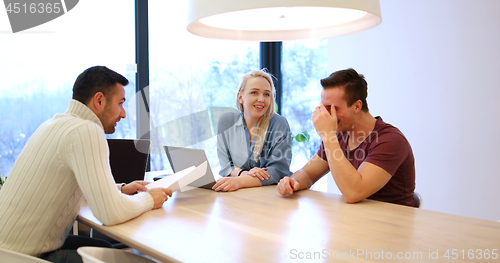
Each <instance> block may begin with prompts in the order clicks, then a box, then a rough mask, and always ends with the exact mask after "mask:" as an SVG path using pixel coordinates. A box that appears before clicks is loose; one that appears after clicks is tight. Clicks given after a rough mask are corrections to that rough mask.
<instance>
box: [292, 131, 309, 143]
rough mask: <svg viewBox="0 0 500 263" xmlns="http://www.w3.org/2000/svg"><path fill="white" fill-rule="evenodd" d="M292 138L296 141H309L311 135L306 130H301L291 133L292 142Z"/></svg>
mask: <svg viewBox="0 0 500 263" xmlns="http://www.w3.org/2000/svg"><path fill="white" fill-rule="evenodd" d="M293 139H295V140H296V141H298V142H309V140H310V139H311V136H310V135H309V133H308V132H307V131H303V132H301V133H299V134H297V135H295V136H293V135H292V142H293Z"/></svg>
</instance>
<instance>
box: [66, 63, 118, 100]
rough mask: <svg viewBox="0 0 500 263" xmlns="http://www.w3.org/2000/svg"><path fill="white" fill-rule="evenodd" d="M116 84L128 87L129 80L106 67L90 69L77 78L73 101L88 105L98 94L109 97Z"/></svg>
mask: <svg viewBox="0 0 500 263" xmlns="http://www.w3.org/2000/svg"><path fill="white" fill-rule="evenodd" d="M116 83H120V84H122V85H123V86H126V85H128V80H127V78H125V77H124V76H122V75H120V74H118V73H116V72H115V71H113V70H111V69H109V68H107V67H104V66H95V67H91V68H88V69H86V70H85V71H84V72H82V73H81V74H80V75H79V76H78V78H76V81H75V84H74V85H73V99H75V100H77V101H79V102H81V103H83V104H87V102H89V100H90V99H91V98H92V97H93V96H94V95H95V94H96V93H97V92H102V93H103V94H104V95H108V94H109V93H110V92H111V90H112V88H113V87H114V86H115V85H116Z"/></svg>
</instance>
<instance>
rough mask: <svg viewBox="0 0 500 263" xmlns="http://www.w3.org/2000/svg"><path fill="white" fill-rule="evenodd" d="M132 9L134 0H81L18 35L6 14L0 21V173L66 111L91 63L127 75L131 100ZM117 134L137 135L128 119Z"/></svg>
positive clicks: (133, 86)
mask: <svg viewBox="0 0 500 263" xmlns="http://www.w3.org/2000/svg"><path fill="white" fill-rule="evenodd" d="M97 7H98V8H97ZM134 8H135V6H134V1H133V0H107V1H99V0H86V1H79V2H78V4H77V5H76V6H75V7H74V8H73V9H71V10H70V11H69V12H68V13H66V14H65V15H63V16H60V17H59V18H56V19H54V20H52V21H50V22H47V23H45V24H43V25H40V26H38V27H35V28H32V29H28V30H26V31H22V32H18V33H14V34H13V33H10V32H12V31H11V29H10V26H9V24H8V19H7V18H6V17H5V19H1V20H0V21H2V22H6V23H7V24H4V23H2V24H1V25H0V26H1V28H0V44H1V46H2V52H0V69H1V70H0V79H2V85H0V175H7V174H8V173H9V172H10V169H11V167H12V165H13V163H14V161H15V160H16V158H17V156H18V155H19V153H20V151H21V149H22V148H23V146H24V144H25V143H26V141H27V140H28V138H29V137H30V136H31V134H32V133H33V132H34V131H35V129H36V128H37V127H38V126H39V125H40V124H41V123H42V122H43V121H45V120H47V119H49V118H51V117H52V116H54V114H56V113H63V112H65V111H66V109H67V106H68V102H69V100H70V99H71V95H72V87H73V83H74V81H75V80H76V77H77V76H78V75H79V74H80V73H81V72H82V71H83V70H85V69H87V68H88V67H91V66H95V65H103V66H107V67H109V68H110V69H112V70H115V71H117V72H119V73H121V74H123V75H124V76H125V77H127V78H128V79H129V81H130V84H129V85H128V86H127V87H126V97H127V100H128V99H129V98H130V97H132V96H133V95H134V91H135V84H134V82H135V74H134V72H127V70H126V68H127V67H126V65H127V64H133V63H134V62H135V40H134V39H135V27H134V17H135V15H134ZM110 10H112V11H110ZM2 18H4V17H2ZM125 107H127V105H125ZM113 137H115V138H120V137H121V138H135V129H131V125H130V123H129V120H128V119H125V120H122V121H121V122H120V123H119V124H118V126H117V131H116V133H115V134H114V135H113Z"/></svg>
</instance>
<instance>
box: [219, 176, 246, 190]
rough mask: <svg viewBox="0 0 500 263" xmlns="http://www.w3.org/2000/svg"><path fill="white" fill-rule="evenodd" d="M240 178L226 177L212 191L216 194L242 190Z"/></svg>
mask: <svg viewBox="0 0 500 263" xmlns="http://www.w3.org/2000/svg"><path fill="white" fill-rule="evenodd" d="M239 181H240V178H238V177H224V178H221V179H219V180H217V182H216V183H215V185H214V186H213V187H212V190H214V191H216V192H232V191H236V190H238V189H240V188H241V184H240V182H239Z"/></svg>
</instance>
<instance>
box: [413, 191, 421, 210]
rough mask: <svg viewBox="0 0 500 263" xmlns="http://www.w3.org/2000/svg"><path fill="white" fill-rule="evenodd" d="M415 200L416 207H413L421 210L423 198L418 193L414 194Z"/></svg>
mask: <svg viewBox="0 0 500 263" xmlns="http://www.w3.org/2000/svg"><path fill="white" fill-rule="evenodd" d="M413 199H414V200H415V205H414V206H413V207H416V208H420V207H421V206H422V202H423V200H422V196H421V195H420V194H419V193H417V192H413Z"/></svg>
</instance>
